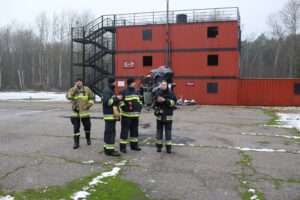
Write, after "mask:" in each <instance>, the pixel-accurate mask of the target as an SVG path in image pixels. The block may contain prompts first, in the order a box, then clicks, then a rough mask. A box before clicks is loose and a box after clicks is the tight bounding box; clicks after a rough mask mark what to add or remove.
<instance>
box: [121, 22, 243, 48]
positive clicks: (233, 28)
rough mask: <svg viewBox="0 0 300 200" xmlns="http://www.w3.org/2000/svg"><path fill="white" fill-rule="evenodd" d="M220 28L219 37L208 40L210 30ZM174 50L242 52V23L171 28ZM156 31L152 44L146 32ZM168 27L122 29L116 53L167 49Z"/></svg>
mask: <svg viewBox="0 0 300 200" xmlns="http://www.w3.org/2000/svg"><path fill="white" fill-rule="evenodd" d="M209 26H218V27H219V36H218V37H217V38H207V27H209ZM169 27H170V41H171V47H172V49H186V48H238V22H205V23H188V24H171V25H170V26H169ZM145 29H151V30H152V40H151V41H144V40H143V38H142V31H143V30H145ZM165 32H166V28H165V26H164V25H148V26H129V27H118V28H117V32H116V42H117V43H116V50H117V51H121V50H150V49H165V48H166V43H165V42H166V34H165Z"/></svg>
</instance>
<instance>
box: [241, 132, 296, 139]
mask: <svg viewBox="0 0 300 200" xmlns="http://www.w3.org/2000/svg"><path fill="white" fill-rule="evenodd" d="M241 134H242V135H253V136H271V137H282V138H287V139H300V136H291V135H272V134H260V133H241Z"/></svg>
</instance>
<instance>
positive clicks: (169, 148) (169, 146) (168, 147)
mask: <svg viewBox="0 0 300 200" xmlns="http://www.w3.org/2000/svg"><path fill="white" fill-rule="evenodd" d="M166 149H167V153H172V151H171V145H166Z"/></svg>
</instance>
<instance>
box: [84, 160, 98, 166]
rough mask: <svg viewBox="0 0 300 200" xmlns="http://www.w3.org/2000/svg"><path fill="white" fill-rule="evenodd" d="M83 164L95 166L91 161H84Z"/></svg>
mask: <svg viewBox="0 0 300 200" xmlns="http://www.w3.org/2000/svg"><path fill="white" fill-rule="evenodd" d="M82 163H83V164H87V165H91V164H94V163H95V161H93V160H89V161H84V162H82Z"/></svg>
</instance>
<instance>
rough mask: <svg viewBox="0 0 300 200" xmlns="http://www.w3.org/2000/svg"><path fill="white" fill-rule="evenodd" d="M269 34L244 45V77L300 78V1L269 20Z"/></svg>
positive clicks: (290, 1) (274, 14)
mask: <svg viewBox="0 0 300 200" xmlns="http://www.w3.org/2000/svg"><path fill="white" fill-rule="evenodd" d="M267 24H268V26H269V30H270V31H269V32H268V33H264V34H261V35H260V36H258V37H257V38H255V39H253V38H247V39H246V40H244V41H242V51H241V77H249V78H299V77H300V36H299V34H298V32H299V29H300V0H289V1H288V2H287V3H286V4H285V5H284V7H283V8H282V10H280V11H278V12H277V13H273V14H271V15H270V16H269V17H268V19H267Z"/></svg>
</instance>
